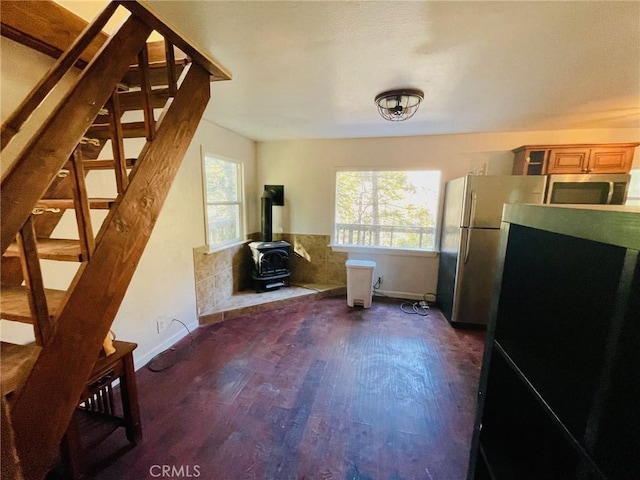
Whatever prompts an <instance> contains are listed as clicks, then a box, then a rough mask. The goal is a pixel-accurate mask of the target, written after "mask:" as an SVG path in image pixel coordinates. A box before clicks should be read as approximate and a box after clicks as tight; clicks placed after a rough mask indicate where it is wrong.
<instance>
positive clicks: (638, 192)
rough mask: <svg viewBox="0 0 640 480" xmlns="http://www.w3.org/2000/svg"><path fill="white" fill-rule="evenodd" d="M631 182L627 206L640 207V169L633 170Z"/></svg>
mask: <svg viewBox="0 0 640 480" xmlns="http://www.w3.org/2000/svg"><path fill="white" fill-rule="evenodd" d="M629 173H631V182H630V183H629V190H628V191H627V203H626V205H640V168H633V169H631V172H629Z"/></svg>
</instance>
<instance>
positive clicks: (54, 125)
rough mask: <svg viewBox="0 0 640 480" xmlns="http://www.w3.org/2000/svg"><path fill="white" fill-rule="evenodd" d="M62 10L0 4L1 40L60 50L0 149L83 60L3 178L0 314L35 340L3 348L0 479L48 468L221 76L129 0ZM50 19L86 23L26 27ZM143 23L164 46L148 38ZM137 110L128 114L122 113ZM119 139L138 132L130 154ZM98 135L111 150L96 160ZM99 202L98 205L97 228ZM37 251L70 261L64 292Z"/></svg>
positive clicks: (35, 475) (10, 122)
mask: <svg viewBox="0 0 640 480" xmlns="http://www.w3.org/2000/svg"><path fill="white" fill-rule="evenodd" d="M118 8H119V9H122V8H126V9H127V10H128V13H129V16H128V18H127V20H126V21H125V22H124V23H123V24H122V25H121V27H120V28H119V29H118V31H117V32H115V33H114V34H113V35H112V36H110V37H107V36H106V35H105V34H104V33H103V32H102V30H103V27H104V25H105V24H106V22H107V21H108V20H109V19H110V18H111V16H112V15H113V14H114V12H115V11H116V9H118ZM62 10H63V9H62V8H61V7H60V6H59V5H57V4H55V3H53V2H3V3H2V16H1V21H2V34H3V35H5V36H8V37H10V38H12V39H14V40H17V41H20V42H21V43H24V44H25V45H28V46H30V47H32V48H37V49H39V50H41V51H44V52H45V53H48V54H49V55H52V56H56V57H57V58H58V59H57V61H56V63H55V64H54V65H53V67H52V68H51V69H50V70H49V72H48V74H47V75H46V76H45V78H43V80H42V81H41V82H40V83H39V84H38V85H37V86H36V87H35V88H34V90H33V91H32V92H31V94H30V95H29V96H28V97H27V98H26V99H25V100H24V101H23V102H22V104H21V105H20V107H19V108H18V109H17V110H16V111H15V112H14V113H13V114H12V115H11V116H10V117H9V118H8V119H7V121H6V122H4V123H3V125H2V149H3V150H4V149H5V147H6V146H7V145H9V144H10V142H11V141H12V139H14V137H15V136H16V135H19V134H20V133H21V129H22V128H23V125H24V124H25V122H27V120H28V119H29V117H30V116H31V114H32V112H33V111H34V110H35V109H36V108H37V107H38V106H39V105H40V104H41V103H42V101H43V100H44V98H45V97H46V96H47V95H48V94H49V92H50V91H51V90H52V89H53V88H54V87H55V86H56V85H57V84H58V82H59V81H60V79H61V78H62V77H63V76H64V75H65V73H66V72H68V71H69V70H70V69H71V68H74V67H75V68H78V67H80V68H82V71H81V73H80V74H79V76H78V77H77V80H76V81H75V83H74V84H73V86H72V87H71V89H70V90H69V92H68V93H67V94H66V95H65V96H64V98H63V99H62V101H61V102H59V104H58V105H57V107H56V108H55V109H54V110H53V111H52V112H51V113H50V115H49V116H48V118H47V119H46V121H45V122H44V123H43V124H42V125H41V126H39V127H38V128H37V129H34V131H35V133H34V134H33V135H32V136H31V138H30V139H29V140H28V141H27V142H26V144H25V145H26V146H25V147H24V148H23V149H22V151H21V152H20V154H19V155H18V156H17V157H16V159H15V160H14V161H13V162H12V164H11V166H10V168H9V169H8V170H7V171H6V172H5V174H4V175H3V178H2V183H1V185H0V196H1V202H2V203H1V206H2V218H1V225H0V228H1V230H0V236H1V247H2V291H1V313H2V319H3V320H8V321H16V322H23V323H29V324H32V325H33V329H34V337H35V343H34V344H30V345H7V344H4V343H3V345H2V474H3V475H2V478H5V475H7V477H6V478H26V479H41V478H42V477H44V475H45V474H46V472H47V471H48V470H49V469H50V467H51V465H52V462H53V461H54V460H55V457H56V454H57V451H58V446H59V444H60V440H61V438H62V436H63V434H64V432H65V430H66V428H67V425H68V423H69V421H70V419H71V416H72V414H73V411H74V409H75V407H76V405H77V402H78V399H79V398H80V394H81V391H82V389H83V387H84V384H85V383H86V381H87V378H88V377H89V374H90V372H91V369H92V367H93V364H94V362H95V361H96V359H97V358H98V355H99V353H100V351H101V346H102V342H103V340H104V338H105V336H106V335H107V333H108V331H109V328H110V326H111V323H112V322H113V320H114V318H115V316H116V313H117V312H118V308H119V307H120V304H121V302H122V300H123V298H124V295H125V292H126V290H127V288H128V285H129V283H130V280H131V278H132V276H133V273H134V271H135V268H136V265H137V264H138V261H139V259H140V257H141V255H142V252H143V250H144V248H145V245H146V243H147V241H148V239H149V237H150V235H151V232H152V229H153V226H154V224H155V222H156V219H157V217H158V214H159V212H160V210H161V208H162V204H163V202H164V200H165V198H166V196H167V193H168V191H169V187H170V186H171V183H172V181H173V179H174V177H175V175H176V173H177V170H178V167H179V165H180V162H181V160H182V158H183V156H184V154H185V152H186V150H187V147H188V146H189V143H190V141H191V138H192V137H193V135H194V133H195V130H196V128H197V126H198V124H199V121H200V118H201V116H202V113H203V112H204V109H205V106H206V104H207V102H208V100H209V95H210V94H209V90H210V86H209V83H210V81H217V80H228V79H230V75H229V74H228V73H227V72H226V71H225V70H224V69H222V68H221V67H220V66H218V65H217V64H216V63H215V62H213V61H212V60H210V59H209V58H207V57H206V56H205V55H203V54H202V53H201V52H199V51H198V50H196V49H195V48H194V47H192V46H191V45H189V43H188V42H187V41H186V40H185V39H183V38H181V37H180V36H179V35H178V34H176V33H175V32H174V31H172V30H171V29H170V28H169V27H167V26H166V25H164V24H163V23H162V22H161V21H160V20H158V19H157V18H156V17H154V16H153V15H152V14H151V13H150V12H149V11H147V10H146V9H145V8H144V7H142V6H141V5H140V4H138V3H137V2H112V3H110V4H108V5H107V6H106V7H105V9H104V10H103V11H102V12H101V13H100V14H99V15H98V16H97V17H96V18H95V19H94V21H93V22H92V23H91V24H89V25H86V26H85V24H83V23H82V22H81V21H79V20H78V18H77V17H75V16H73V15H72V14H69V13H68V12H66V11H62ZM65 12H66V13H65ZM60 15H62V16H64V15H66V16H68V18H69V20H68V21H67V22H66V23H65V25H66V26H67V27H69V26H70V25H72V27H69V28H68V29H69V30H73V29H74V28H75V29H76V30H79V29H81V28H82V29H83V30H82V31H78V32H77V33H79V35H77V38H75V40H70V41H69V42H67V45H65V47H66V49H65V48H62V47H61V45H60V44H61V43H64V41H57V42H56V41H52V40H51V38H50V37H47V35H46V34H41V33H40V32H39V31H38V28H36V27H37V26H38V25H40V27H42V25H46V24H47V22H54V23H55V22H60V21H62V20H60V18H59V16H60ZM38 22H40V23H38ZM34 25H36V27H34ZM40 30H42V28H40ZM152 31H156V32H157V33H159V34H160V35H161V36H162V37H164V41H163V42H154V43H148V37H149V35H150V34H151V32H152ZM58 40H59V39H58ZM183 52H184V53H183ZM158 109H162V113H160V115H156V112H155V111H154V110H158ZM134 112H137V115H138V120H137V121H133V122H127V123H123V122H122V118H123V115H124V114H125V113H127V117H129V116H131V115H136V113H134ZM29 131H31V130H29ZM129 138H142V139H144V141H137V143H138V144H143V146H142V148H141V149H140V150H139V151H137V152H135V153H134V154H133V155H132V154H131V153H132V152H130V151H129V150H130V148H131V147H130V145H129V144H128V142H127V139H129ZM106 144H110V145H111V156H112V158H111V159H109V160H104V159H101V158H100V159H99V155H100V153H101V151H102V149H103V147H104V146H105V145H106ZM125 147H126V151H125ZM127 154H129V155H127ZM107 169H109V170H112V171H113V172H114V183H115V188H114V195H113V197H112V198H102V197H91V196H90V192H89V191H88V187H87V183H86V182H85V179H86V177H87V175H90V174H91V173H90V172H92V171H95V170H107ZM66 210H73V211H74V212H75V220H76V223H77V226H78V235H77V239H67V238H54V237H52V234H53V233H54V230H55V228H56V226H57V225H58V222H59V221H60V218H61V216H62V215H63V214H64V212H65V211H66ZM98 210H107V211H108V213H107V214H106V217H105V218H104V220H103V221H102V223H101V225H100V227H99V230H98V231H97V233H94V231H93V229H94V223H96V222H95V214H96V211H98ZM96 229H97V228H96ZM41 260H57V261H63V262H76V263H77V264H78V269H77V273H76V274H75V277H74V278H73V280H72V281H71V283H70V285H69V287H68V289H66V290H58V289H52V288H48V287H47V281H46V278H44V275H43V272H42V269H41V263H40V262H41Z"/></svg>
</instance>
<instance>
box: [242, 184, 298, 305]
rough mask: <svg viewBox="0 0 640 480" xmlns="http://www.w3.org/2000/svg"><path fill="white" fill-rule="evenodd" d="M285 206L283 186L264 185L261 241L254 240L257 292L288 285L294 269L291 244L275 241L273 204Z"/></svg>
mask: <svg viewBox="0 0 640 480" xmlns="http://www.w3.org/2000/svg"><path fill="white" fill-rule="evenodd" d="M274 197H275V202H276V203H275V204H276V205H283V204H284V201H283V197H284V195H283V194H282V188H280V189H279V191H278V190H276V189H269V188H268V186H265V191H264V194H263V195H262V199H261V207H262V232H261V234H262V241H260V242H251V243H250V244H249V248H250V249H251V259H252V270H251V279H252V281H253V288H254V290H256V291H257V292H265V291H267V290H275V289H277V288H280V287H285V286H288V285H289V277H290V276H291V270H290V269H289V255H290V252H291V244H290V243H288V242H285V241H282V240H276V241H273V234H272V210H273V208H272V207H273V205H274Z"/></svg>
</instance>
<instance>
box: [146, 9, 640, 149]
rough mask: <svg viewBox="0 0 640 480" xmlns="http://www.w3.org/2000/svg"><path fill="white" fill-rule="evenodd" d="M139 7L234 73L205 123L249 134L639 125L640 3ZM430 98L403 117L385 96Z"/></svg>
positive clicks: (220, 87)
mask: <svg viewBox="0 0 640 480" xmlns="http://www.w3.org/2000/svg"><path fill="white" fill-rule="evenodd" d="M141 3H143V4H144V5H146V6H147V8H149V9H151V10H152V11H154V12H155V13H156V14H157V15H158V16H159V17H160V18H162V19H163V20H164V21H165V22H166V23H168V24H170V25H172V26H173V27H174V28H175V29H176V30H177V31H179V32H181V33H182V34H183V35H184V36H186V37H187V38H189V39H190V40H191V41H192V42H193V43H194V44H195V45H197V46H199V48H201V49H202V50H204V51H206V52H207V53H208V54H209V55H210V56H211V57H212V58H215V59H216V60H217V61H218V62H219V63H220V64H222V65H223V66H224V67H225V68H226V69H228V70H229V71H230V72H231V73H232V74H233V80H231V81H229V82H219V83H214V84H212V100H211V102H210V104H209V106H208V108H207V111H206V113H205V117H206V118H207V119H209V120H211V121H212V122H214V123H216V124H219V125H221V126H223V127H226V128H228V129H230V130H233V131H235V132H238V133H240V134H242V135H245V136H247V137H249V138H252V139H254V140H275V139H295V138H339V137H371V136H396V135H425V134H451V133H469V132H505V131H527V130H548V129H573V128H616V127H635V128H640V2H637V1H634V2H537V1H536V2H420V1H410V2H404V1H394V2H379V1H366V2H355V1H344V2H326V1H322V2H300V1H298V2H293V1H288V2H268V1H267V2H248V1H236V2H219V1H165V0H144V1H142V2H141ZM399 87H414V88H419V89H422V90H423V91H424V92H425V100H424V102H423V104H422V106H421V107H420V109H419V111H418V113H417V114H416V115H415V116H414V117H413V118H412V119H410V120H408V121H406V122H394V123H392V122H388V121H385V120H383V119H382V118H380V116H379V115H378V113H377V110H376V108H375V105H374V103H373V99H374V97H375V96H376V95H377V94H378V93H380V92H381V91H383V90H387V89H393V88H399Z"/></svg>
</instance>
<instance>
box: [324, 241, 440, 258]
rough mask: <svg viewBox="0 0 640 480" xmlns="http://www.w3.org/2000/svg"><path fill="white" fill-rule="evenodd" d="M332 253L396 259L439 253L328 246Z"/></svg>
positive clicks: (403, 249) (360, 246)
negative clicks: (394, 257) (382, 256)
mask: <svg viewBox="0 0 640 480" xmlns="http://www.w3.org/2000/svg"><path fill="white" fill-rule="evenodd" d="M329 246H330V247H331V248H332V249H333V251H334V252H342V253H366V254H368V255H387V256H397V257H427V258H435V257H437V256H438V254H439V253H440V252H438V251H437V250H418V249H411V248H389V247H365V246H364V245H334V244H331V245H329Z"/></svg>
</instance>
